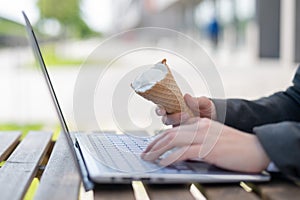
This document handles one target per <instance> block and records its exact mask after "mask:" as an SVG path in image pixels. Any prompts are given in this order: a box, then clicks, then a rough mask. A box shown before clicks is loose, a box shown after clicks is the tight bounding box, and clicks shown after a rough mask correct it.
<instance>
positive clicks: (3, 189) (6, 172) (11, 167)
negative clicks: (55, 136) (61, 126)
mask: <svg viewBox="0 0 300 200" xmlns="http://www.w3.org/2000/svg"><path fill="white" fill-rule="evenodd" d="M51 136H52V134H51V133H48V132H29V133H28V135H27V136H26V137H25V139H24V140H23V141H22V142H21V143H20V145H18V147H17V148H16V149H15V151H14V152H13V153H12V154H11V155H10V157H9V158H8V159H7V161H6V163H5V165H4V166H3V167H2V168H1V169H0V195H1V198H2V199H10V200H14V199H21V198H22V197H23V196H24V194H25V192H26V190H27V188H28V186H29V185H30V183H31V181H32V179H33V177H34V175H35V172H36V170H37V168H38V164H39V163H40V161H41V160H42V158H43V155H44V154H45V152H46V151H47V149H48V147H49V144H50V141H51Z"/></svg>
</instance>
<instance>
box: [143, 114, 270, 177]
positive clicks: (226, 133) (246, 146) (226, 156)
mask: <svg viewBox="0 0 300 200" xmlns="http://www.w3.org/2000/svg"><path fill="white" fill-rule="evenodd" d="M169 150H174V151H171V152H170V154H168V155H167V156H166V157H164V158H162V159H161V160H160V161H159V164H161V165H163V166H166V165H169V164H172V163H174V162H177V161H182V160H187V159H195V158H201V159H202V160H203V161H205V162H207V163H210V164H213V165H216V166H218V167H221V168H224V169H228V170H234V171H241V172H250V173H256V172H261V171H262V170H264V169H265V168H266V167H267V166H268V164H269V162H270V160H269V158H268V156H267V155H266V153H265V152H264V150H263V148H262V146H261V144H260V143H259V141H258V139H257V137H256V136H255V135H252V134H247V133H245V132H242V131H239V130H237V129H233V128H230V127H228V126H225V125H223V124H220V123H218V122H215V121H213V120H210V119H207V118H199V117H197V118H192V119H189V120H187V122H186V124H183V125H181V126H178V127H175V128H172V129H169V130H167V131H165V132H164V133H162V134H161V135H160V136H158V138H156V139H155V140H154V141H153V142H152V143H151V144H150V145H149V146H148V147H147V149H146V150H145V151H144V152H143V153H142V155H141V156H142V158H143V159H144V160H148V161H156V160H157V159H159V158H160V156H162V155H163V154H164V153H166V152H168V151H169Z"/></svg>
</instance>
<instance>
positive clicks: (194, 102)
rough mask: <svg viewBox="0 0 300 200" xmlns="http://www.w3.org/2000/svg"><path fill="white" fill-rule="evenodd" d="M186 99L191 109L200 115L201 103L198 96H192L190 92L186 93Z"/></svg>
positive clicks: (196, 114)
mask: <svg viewBox="0 0 300 200" xmlns="http://www.w3.org/2000/svg"><path fill="white" fill-rule="evenodd" d="M184 101H185V103H186V105H187V106H188V107H189V108H190V109H191V111H192V112H193V113H194V114H195V116H199V115H200V110H199V103H198V100H197V98H195V97H192V96H191V95H190V94H185V95H184Z"/></svg>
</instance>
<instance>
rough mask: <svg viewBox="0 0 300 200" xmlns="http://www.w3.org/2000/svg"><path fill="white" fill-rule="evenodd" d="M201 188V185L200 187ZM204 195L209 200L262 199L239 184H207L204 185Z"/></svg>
mask: <svg viewBox="0 0 300 200" xmlns="http://www.w3.org/2000/svg"><path fill="white" fill-rule="evenodd" d="M198 186H199V185H198ZM200 190H202V191H203V193H204V195H205V196H206V197H207V199H208V200H214V199H216V200H218V199H222V200H232V199H243V200H258V199H260V198H259V197H258V196H257V195H256V194H255V193H254V192H246V191H245V190H244V189H243V188H242V187H240V186H239V185H238V184H236V185H232V184H214V185H212V184H207V185H202V189H200Z"/></svg>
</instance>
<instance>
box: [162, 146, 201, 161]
mask: <svg viewBox="0 0 300 200" xmlns="http://www.w3.org/2000/svg"><path fill="white" fill-rule="evenodd" d="M200 150H201V145H199V144H198V145H189V146H184V147H181V148H180V149H178V150H176V151H174V152H172V153H170V155H168V156H167V157H165V158H163V159H162V160H161V161H160V162H159V164H160V165H162V166H168V165H170V164H172V163H174V162H179V161H183V160H188V159H193V158H198V155H199V152H200Z"/></svg>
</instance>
